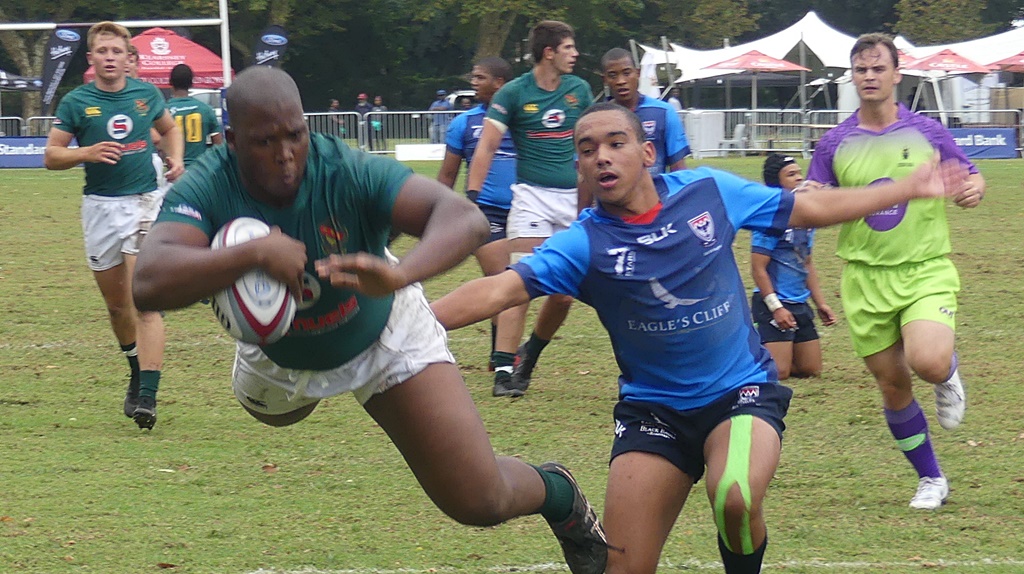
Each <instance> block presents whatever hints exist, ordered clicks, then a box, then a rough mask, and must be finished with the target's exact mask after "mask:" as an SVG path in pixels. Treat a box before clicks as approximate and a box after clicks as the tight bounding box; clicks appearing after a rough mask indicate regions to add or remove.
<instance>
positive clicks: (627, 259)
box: [606, 247, 636, 277]
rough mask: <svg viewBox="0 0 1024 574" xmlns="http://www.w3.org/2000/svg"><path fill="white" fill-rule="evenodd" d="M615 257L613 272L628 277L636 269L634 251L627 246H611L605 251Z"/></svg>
mask: <svg viewBox="0 0 1024 574" xmlns="http://www.w3.org/2000/svg"><path fill="white" fill-rule="evenodd" d="M606 252H607V253H608V255H611V256H612V257H614V258H615V268H614V269H615V274H616V275H618V276H619V277H630V276H632V275H633V271H634V270H635V269H636V251H633V250H632V249H630V248H629V247H613V248H612V249H608V250H607V251H606Z"/></svg>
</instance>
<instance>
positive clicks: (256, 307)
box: [210, 217, 295, 345]
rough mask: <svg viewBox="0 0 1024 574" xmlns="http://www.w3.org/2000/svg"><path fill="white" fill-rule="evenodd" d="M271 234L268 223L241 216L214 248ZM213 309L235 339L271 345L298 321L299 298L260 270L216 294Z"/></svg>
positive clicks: (223, 230) (222, 232)
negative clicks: (296, 313) (293, 322)
mask: <svg viewBox="0 0 1024 574" xmlns="http://www.w3.org/2000/svg"><path fill="white" fill-rule="evenodd" d="M267 235H270V227H269V226H267V224H266V223H263V222H262V221H260V220H258V219H253V218H251V217H239V218H238V219H232V220H231V221H229V222H227V223H226V224H224V227H221V228H220V230H219V231H217V234H216V235H214V236H213V241H212V242H211V243H210V248H211V249H223V248H225V247H231V246H234V245H238V244H240V243H245V242H246V241H249V240H250V239H256V238H258V237H266V236H267ZM211 307H212V308H213V313H214V314H215V315H216V316H217V320H218V321H220V324H221V326H223V327H224V329H225V330H227V332H228V333H229V334H230V335H231V336H232V337H234V338H236V339H238V340H240V341H245V342H246V343H253V344H256V345H267V344H270V343H273V342H275V341H277V340H279V339H280V338H281V337H284V335H285V333H287V332H288V328H289V327H290V326H291V324H292V319H294V318H295V298H294V297H292V296H291V294H290V293H289V292H288V288H287V287H286V286H285V284H284V283H281V282H280V281H278V280H276V279H274V278H273V277H271V276H270V275H267V274H266V272H264V271H263V270H262V269H258V268H257V269H253V270H251V271H249V272H247V273H246V274H245V275H242V276H241V277H239V278H238V280H237V281H235V283H234V284H233V285H231V286H230V287H228V288H227V289H224V290H223V291H221V292H219V293H217V294H215V295H214V296H213V301H212V303H211Z"/></svg>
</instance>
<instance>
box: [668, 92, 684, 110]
mask: <svg viewBox="0 0 1024 574" xmlns="http://www.w3.org/2000/svg"><path fill="white" fill-rule="evenodd" d="M665 101H667V102H668V105H670V106H672V107H673V108H675V110H676V112H681V111H683V104H682V102H680V101H679V88H672V89H671V90H669V91H668V99H667V100H665Z"/></svg>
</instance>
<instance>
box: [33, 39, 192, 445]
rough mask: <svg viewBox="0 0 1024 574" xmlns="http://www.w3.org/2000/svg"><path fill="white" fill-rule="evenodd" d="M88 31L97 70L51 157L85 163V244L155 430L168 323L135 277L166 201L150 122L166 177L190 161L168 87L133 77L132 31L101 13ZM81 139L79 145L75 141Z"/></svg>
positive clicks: (55, 139) (68, 104)
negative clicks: (135, 287)
mask: <svg viewBox="0 0 1024 574" xmlns="http://www.w3.org/2000/svg"><path fill="white" fill-rule="evenodd" d="M87 39H88V44H89V52H88V54H86V57H87V58H88V60H89V63H90V64H91V65H93V66H94V67H95V70H96V78H95V80H93V81H92V82H90V83H88V84H85V85H83V86H81V87H78V88H75V89H74V90H72V91H71V92H70V93H68V95H66V96H64V98H63V99H61V102H60V104H59V105H58V106H57V114H56V119H55V120H54V123H53V128H51V129H50V133H49V136H48V139H47V142H46V152H45V155H44V162H45V165H46V168H47V169H54V170H64V169H71V168H73V167H76V166H78V165H80V164H83V163H84V164H85V188H84V190H83V191H84V196H83V198H82V230H83V231H84V235H85V253H86V257H87V260H88V263H89V268H90V269H92V272H93V278H94V279H95V281H96V285H97V286H98V287H99V289H100V293H101V294H102V295H103V300H104V302H105V303H106V306H107V313H108V314H109V316H110V324H111V327H112V328H113V331H114V336H115V337H116V338H117V341H118V343H120V345H121V350H122V352H123V353H124V355H125V356H126V357H127V359H128V364H129V366H130V368H131V375H130V377H129V383H128V391H127V392H126V394H125V399H124V414H125V416H128V417H131V418H133V419H134V420H135V422H136V424H138V425H139V428H149V429H151V428H153V425H154V424H156V393H157V389H158V387H159V384H160V369H161V367H162V364H163V354H164V325H163V319H162V318H161V317H160V314H159V313H142V312H139V311H138V310H137V309H136V308H135V305H134V303H133V301H132V291H131V289H132V283H131V279H132V271H133V269H134V267H135V255H136V254H137V253H138V248H139V244H140V242H141V241H142V238H143V236H144V235H145V234H146V232H147V231H148V228H149V224H150V223H151V222H152V221H153V219H154V218H155V216H156V212H157V210H159V209H160V193H159V192H158V191H157V173H156V171H155V170H154V164H153V157H152V149H153V147H152V145H153V144H152V140H151V135H150V127H153V128H155V130H156V131H157V132H159V133H160V134H161V135H162V136H163V138H164V142H165V143H164V145H165V147H164V149H165V150H166V151H167V163H168V170H167V173H166V177H167V179H169V180H171V181H174V180H175V179H177V178H178V176H179V175H181V173H182V171H183V170H184V167H183V164H182V144H181V133H180V132H179V131H178V128H177V126H175V125H174V119H173V118H171V115H170V114H169V113H168V112H167V110H166V108H165V107H164V98H163V95H161V94H160V91H159V90H157V89H156V87H154V86H153V85H152V84H147V83H145V82H140V81H138V80H135V79H133V78H129V77H128V75H127V70H128V47H129V46H130V45H131V43H130V39H131V35H130V34H129V33H128V30H127V29H125V28H124V27H123V26H121V25H119V24H115V23H113V22H100V23H98V24H96V25H94V26H92V27H91V28H90V29H89V33H88V36H87ZM72 139H77V141H78V145H79V147H77V148H74V149H72V148H69V147H68V146H69V145H70V144H71V141H72Z"/></svg>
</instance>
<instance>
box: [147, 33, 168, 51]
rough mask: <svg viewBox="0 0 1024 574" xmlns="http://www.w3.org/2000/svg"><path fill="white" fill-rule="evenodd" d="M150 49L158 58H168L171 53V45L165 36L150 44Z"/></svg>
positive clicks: (154, 39)
mask: <svg viewBox="0 0 1024 574" xmlns="http://www.w3.org/2000/svg"><path fill="white" fill-rule="evenodd" d="M149 49H150V50H151V51H152V52H153V53H154V54H156V55H157V56H166V55H167V54H170V53H171V43H170V42H168V41H167V40H166V39H165V38H164V37H163V36H157V37H156V38H153V41H152V42H150V43H149Z"/></svg>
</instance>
